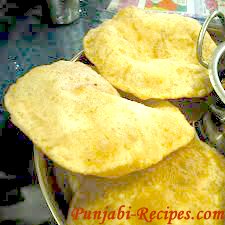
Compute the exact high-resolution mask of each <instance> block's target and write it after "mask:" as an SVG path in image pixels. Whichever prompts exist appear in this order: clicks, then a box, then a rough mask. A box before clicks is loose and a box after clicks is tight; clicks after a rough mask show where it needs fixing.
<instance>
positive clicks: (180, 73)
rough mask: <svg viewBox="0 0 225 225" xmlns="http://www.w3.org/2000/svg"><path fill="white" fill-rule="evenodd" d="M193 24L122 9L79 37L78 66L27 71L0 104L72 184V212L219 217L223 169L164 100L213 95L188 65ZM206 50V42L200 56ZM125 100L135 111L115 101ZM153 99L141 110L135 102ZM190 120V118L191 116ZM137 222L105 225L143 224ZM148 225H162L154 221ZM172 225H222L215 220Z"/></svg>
mask: <svg viewBox="0 0 225 225" xmlns="http://www.w3.org/2000/svg"><path fill="white" fill-rule="evenodd" d="M200 28H201V26H200V24H199V23H198V22H197V21H196V20H194V19H191V18H188V17H183V16H180V15H175V14H163V13H146V12H144V11H143V10H140V9H137V8H134V7H128V8H125V9H122V10H121V11H120V12H118V13H117V14H116V15H115V16H114V17H113V18H112V19H111V20H108V21H106V22H104V23H103V24H101V25H100V26H99V27H97V28H95V29H92V30H90V31H89V32H88V33H87V35H86V36H85V37H84V52H85V56H86V57H87V58H88V59H89V60H90V61H91V62H92V63H93V64H94V65H95V68H96V71H97V72H96V71H94V70H93V69H92V68H90V67H89V66H88V65H85V64H83V63H81V62H69V61H63V60H60V61H58V62H54V63H52V64H51V65H43V66H39V67H36V68H33V69H32V70H30V71H29V72H28V73H26V74H25V75H24V76H23V77H21V78H19V79H18V80H17V82H16V83H15V84H13V85H11V86H10V88H9V90H8V91H7V93H6V95H5V98H4V103H5V107H6V109H7V110H8V111H9V113H10V116H11V120H12V122H13V123H14V124H15V125H16V126H17V127H18V128H20V129H21V130H22V131H23V132H24V133H25V134H26V135H27V136H28V137H29V138H30V139H31V140H32V141H33V143H34V145H35V146H36V147H37V149H39V150H40V151H42V152H43V153H44V154H45V155H47V156H48V157H49V158H50V159H51V160H52V161H53V162H55V163H56V164H57V165H59V166H61V167H62V168H64V169H66V170H67V171H70V172H71V173H72V174H73V175H71V177H70V178H71V179H70V182H71V185H72V186H73V184H75V183H76V185H75V186H76V190H75V193H74V198H73V200H72V201H71V205H70V210H69V213H68V219H67V223H68V224H69V225H70V224H77V225H78V224H85V225H88V224H98V223H99V221H96V220H92V219H90V220H82V219H80V220H77V221H74V219H73V218H72V211H73V208H75V207H76V208H84V209H85V210H92V211H94V210H104V209H105V207H106V206H107V207H108V210H116V209H118V208H119V206H121V205H126V206H128V207H129V206H131V207H132V210H133V211H135V210H137V209H139V208H142V207H148V208H149V209H150V210H166V209H167V207H170V209H172V210H184V211H185V210H191V211H192V215H193V216H195V215H196V213H197V212H198V211H200V210H203V211H206V210H212V211H214V210H224V209H225V190H224V187H225V159H224V158H223V156H222V155H220V154H219V153H218V152H217V151H216V150H215V149H212V148H211V147H209V146H208V145H207V144H205V143H203V142H201V141H200V140H199V139H198V138H197V135H196V134H195V130H194V128H193V127H192V126H191V125H190V124H189V123H188V121H187V120H186V118H185V116H184V115H183V114H182V113H181V112H180V110H179V109H178V108H177V107H175V106H174V105H173V104H171V103H170V102H169V101H167V100H168V99H178V98H184V97H186V98H193V97H203V96H206V95H207V94H209V93H210V92H211V91H212V87H211V84H210V81H209V76H208V71H207V70H206V69H205V68H204V67H202V66H201V65H200V64H199V63H198V60H197V58H196V43H197V37H198V34H199V31H200ZM214 48H215V43H214V42H213V41H212V39H211V37H210V35H209V34H207V35H206V38H205V46H204V55H205V57H206V58H208V59H209V58H210V55H211V53H212V51H213V49H214ZM117 90H119V91H123V92H125V93H127V94H128V95H129V94H132V95H134V96H135V97H136V98H137V99H139V100H138V102H135V101H131V100H129V99H126V98H123V97H121V96H120V95H119V93H118V91H117ZM146 99H154V101H152V103H149V104H148V105H144V104H142V101H143V100H146ZM190 110H191V109H190ZM146 223H147V222H146V221H144V220H138V217H132V218H131V219H129V220H126V219H125V218H124V219H122V220H116V219H115V220H106V221H105V224H113V225H114V224H118V225H119V224H120V225H125V224H129V225H131V224H135V225H137V224H146ZM151 223H152V224H157V225H160V224H167V222H166V220H154V221H152V222H151ZM172 224H176V225H178V224H190V225H191V224H194V225H200V224H207V225H210V224H212V225H220V224H221V225H222V224H224V220H223V219H209V220H185V219H183V220H179V219H177V218H175V219H173V221H172Z"/></svg>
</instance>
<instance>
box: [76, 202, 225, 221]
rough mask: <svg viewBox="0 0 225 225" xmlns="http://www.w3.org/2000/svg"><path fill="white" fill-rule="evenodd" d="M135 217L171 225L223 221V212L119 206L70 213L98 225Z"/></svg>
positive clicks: (224, 214)
mask: <svg viewBox="0 0 225 225" xmlns="http://www.w3.org/2000/svg"><path fill="white" fill-rule="evenodd" d="M132 217H136V219H138V220H143V221H146V222H148V223H151V222H153V221H157V220H164V221H165V222H166V224H173V221H174V220H225V211H224V210H207V211H203V210H200V211H198V212H197V213H195V215H194V214H193V213H192V211H191V210H188V211H187V210H186V211H184V210H179V211H178V210H172V209H170V207H169V206H168V207H167V208H166V209H164V210H152V209H149V208H148V207H142V208H139V209H137V210H132V207H131V206H125V205H121V206H120V207H119V208H117V209H116V210H109V208H108V207H105V209H104V210H93V211H90V210H86V209H84V208H74V209H73V211H72V218H73V220H96V222H98V223H99V224H104V223H105V222H107V221H109V220H118V221H120V220H129V219H131V218H132Z"/></svg>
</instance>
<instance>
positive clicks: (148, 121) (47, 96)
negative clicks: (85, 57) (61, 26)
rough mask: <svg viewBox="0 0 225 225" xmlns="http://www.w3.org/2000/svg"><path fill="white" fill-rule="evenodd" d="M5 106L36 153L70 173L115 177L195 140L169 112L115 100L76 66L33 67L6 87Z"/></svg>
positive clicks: (162, 107)
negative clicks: (36, 149) (29, 140)
mask: <svg viewBox="0 0 225 225" xmlns="http://www.w3.org/2000/svg"><path fill="white" fill-rule="evenodd" d="M4 100H5V106H6V108H7V110H8V111H9V113H10V116H11V120H12V122H13V123H14V124H15V125H16V126H17V127H18V128H20V129H21V130H22V131H23V132H24V133H25V134H26V135H27V136H28V137H29V138H30V139H31V140H32V141H33V143H34V144H35V145H36V147H37V148H38V149H40V150H41V151H43V153H44V154H46V155H47V156H48V157H49V158H50V159H52V160H53V161H54V162H55V163H56V164H58V165H60V166H61V167H63V168H64V169H67V170H69V171H71V172H76V173H82V174H89V175H98V176H106V177H108V176H111V177H114V176H121V175H125V174H128V173H130V172H133V171H136V170H140V169H144V168H146V167H149V166H151V165H153V164H155V163H157V162H159V161H160V160H162V159H163V158H164V157H165V156H167V155H168V154H170V153H171V152H173V151H175V150H177V149H178V148H180V147H182V146H184V145H186V144H187V143H188V142H190V141H191V140H192V139H193V137H194V134H195V132H194V128H193V127H192V126H191V125H189V123H188V122H187V121H186V119H185V117H184V115H183V114H182V113H181V112H180V111H179V110H178V109H177V108H176V107H175V106H172V105H171V104H169V103H168V102H164V103H159V104H158V105H156V106H155V107H148V106H145V105H143V104H140V103H137V102H133V101H130V100H127V99H124V98H121V97H120V96H119V95H118V93H117V92H116V90H115V89H114V88H113V87H112V86H111V85H110V84H109V83H108V82H107V81H105V80H104V78H102V77H100V76H99V75H98V74H97V73H96V72H95V71H93V70H92V69H91V68H89V67H88V66H87V65H85V64H82V63H80V62H76V63H74V62H68V61H58V62H55V63H52V64H51V65H43V66H39V67H36V68H34V69H32V70H30V71H29V72H28V73H26V74H25V75H24V76H22V77H21V78H19V79H18V80H17V82H16V83H15V84H13V85H11V87H10V88H9V90H8V91H7V93H6V95H5V99H4Z"/></svg>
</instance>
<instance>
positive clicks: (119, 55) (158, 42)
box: [83, 7, 216, 99]
mask: <svg viewBox="0 0 225 225" xmlns="http://www.w3.org/2000/svg"><path fill="white" fill-rule="evenodd" d="M200 28H201V25H200V23H199V22H198V21H197V20H195V19H192V18H189V17H184V16H181V15H177V14H166V13H154V12H152V13H150V12H145V11H144V10H142V9H137V8H135V7H128V8H125V9H122V10H120V11H119V12H118V13H117V14H116V15H115V16H114V17H113V18H112V19H110V20H107V21H105V22H103V23H102V24H101V25H99V26H98V27H97V28H94V29H91V30H90V31H89V32H88V33H87V34H86V36H85V37H84V40H83V45H84V51H85V55H86V57H87V58H88V59H89V60H90V61H91V62H92V63H93V64H94V65H95V66H96V68H97V70H98V72H99V73H100V74H101V75H102V76H103V77H105V78H106V79H107V80H108V81H109V82H110V83H111V84H112V85H114V86H115V87H116V88H118V89H120V90H122V91H124V92H127V93H131V94H133V95H135V96H136V97H138V98H140V99H149V98H156V99H172V98H173V99H177V98H183V97H186V98H191V97H203V96H206V95H207V94H209V93H210V92H211V91H212V86H211V83H210V80H209V74H208V70H207V69H206V68H204V67H203V66H202V65H200V63H199V62H198V60H197V57H196V44H197V38H198V34H199V32H200ZM215 47H216V44H215V43H214V42H213V40H212V39H211V37H210V35H209V34H208V33H206V36H205V40H204V48H203V55H204V58H205V59H206V60H207V61H209V59H210V57H211V55H212V52H213V50H214V49H215Z"/></svg>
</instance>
